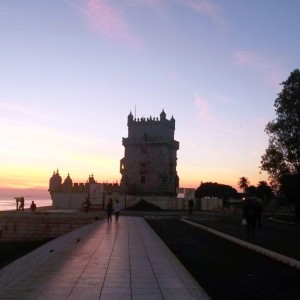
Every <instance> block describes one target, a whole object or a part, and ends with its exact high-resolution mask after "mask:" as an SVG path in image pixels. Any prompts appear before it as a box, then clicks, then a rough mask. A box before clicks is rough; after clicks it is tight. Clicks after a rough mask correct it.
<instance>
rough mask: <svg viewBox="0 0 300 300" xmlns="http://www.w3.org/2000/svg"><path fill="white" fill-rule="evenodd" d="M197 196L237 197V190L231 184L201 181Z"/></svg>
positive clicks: (196, 192)
mask: <svg viewBox="0 0 300 300" xmlns="http://www.w3.org/2000/svg"><path fill="white" fill-rule="evenodd" d="M195 196H196V198H202V197H218V198H228V197H236V196H237V191H236V189H234V188H233V187H231V186H230V185H226V184H219V183H216V182H214V183H212V182H204V183H203V182H201V184H200V186H199V187H198V188H197V189H196V191H195Z"/></svg>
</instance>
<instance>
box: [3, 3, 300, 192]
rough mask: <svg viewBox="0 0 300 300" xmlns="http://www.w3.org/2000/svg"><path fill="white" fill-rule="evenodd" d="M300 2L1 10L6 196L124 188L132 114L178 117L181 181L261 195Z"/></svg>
mask: <svg viewBox="0 0 300 300" xmlns="http://www.w3.org/2000/svg"><path fill="white" fill-rule="evenodd" d="M299 13H300V2H299V1H297V0H294V1H292V0H287V1H279V0H272V1H242V0H239V1H238V0H227V1H217V0H216V1H214V0H212V1H209V0H203V1H202V0H172V1H169V0H168V1H167V0H119V1H116V0H111V1H109V0H52V1H46V0H40V1H33V0H27V1H22V0H16V1H9V0H0V34H1V56H0V82H1V88H0V109H1V112H2V113H1V115H0V133H1V137H2V142H1V148H0V180H1V188H4V187H9V188H14V189H16V188H25V187H27V188H47V187H48V180H49V178H50V176H51V175H52V172H53V170H55V169H57V168H58V169H59V170H60V173H61V175H62V177H63V179H64V178H65V177H66V176H67V174H68V173H70V175H71V178H72V179H73V180H74V181H75V182H76V181H77V182H85V181H86V179H87V178H88V176H89V174H94V177H95V178H96V180H97V181H98V182H102V181H109V182H111V181H117V180H118V181H119V180H120V174H119V161H120V159H121V158H122V157H123V155H124V148H123V146H122V137H126V136H127V115H128V114H129V112H130V111H132V112H134V111H136V116H137V117H149V116H150V115H151V116H152V117H158V116H159V114H160V112H161V110H162V109H164V110H165V112H166V114H167V118H168V119H169V118H171V116H172V115H173V116H174V118H175V120H176V131H175V139H176V140H177V141H179V142H180V149H179V151H178V164H177V171H178V175H179V177H180V185H181V186H185V187H195V188H196V187H198V186H199V184H200V182H201V181H203V182H206V181H213V182H219V183H224V184H229V185H232V186H233V187H235V188H236V184H237V181H238V179H239V178H240V177H241V176H245V177H247V178H248V179H249V181H250V183H251V184H253V185H256V184H257V183H258V181H260V180H266V179H267V174H265V173H262V174H260V173H259V171H260V170H259V165H260V159H261V155H262V154H263V153H264V151H265V149H266V147H267V144H268V136H267V135H266V134H265V132H264V128H265V126H266V124H267V122H269V121H271V120H272V119H274V118H275V113H274V101H275V99H276V97H277V93H278V92H280V90H281V86H280V83H281V82H282V81H284V80H286V79H287V78H288V76H289V74H290V72H292V71H293V70H294V69H296V68H299V53H300V40H299V38H298V36H299V21H298V18H299Z"/></svg>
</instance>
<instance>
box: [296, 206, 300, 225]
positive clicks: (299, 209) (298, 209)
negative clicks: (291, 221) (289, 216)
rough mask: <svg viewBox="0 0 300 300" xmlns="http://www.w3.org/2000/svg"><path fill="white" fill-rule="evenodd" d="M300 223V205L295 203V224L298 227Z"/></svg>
mask: <svg viewBox="0 0 300 300" xmlns="http://www.w3.org/2000/svg"><path fill="white" fill-rule="evenodd" d="M299 222H300V203H299V202H297V203H296V205H295V224H296V225H298V224H299Z"/></svg>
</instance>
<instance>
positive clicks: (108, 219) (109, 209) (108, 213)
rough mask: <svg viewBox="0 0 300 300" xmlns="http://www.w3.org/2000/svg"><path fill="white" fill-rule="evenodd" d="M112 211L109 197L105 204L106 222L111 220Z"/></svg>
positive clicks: (111, 202)
mask: <svg viewBox="0 0 300 300" xmlns="http://www.w3.org/2000/svg"><path fill="white" fill-rule="evenodd" d="M112 212H113V201H112V199H111V198H110V199H109V201H108V203H107V204H106V213H107V222H111V215H112Z"/></svg>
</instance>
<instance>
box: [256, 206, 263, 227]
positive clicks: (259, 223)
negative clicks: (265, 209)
mask: <svg viewBox="0 0 300 300" xmlns="http://www.w3.org/2000/svg"><path fill="white" fill-rule="evenodd" d="M261 213H262V204H261V202H260V201H257V204H256V218H257V223H258V228H261Z"/></svg>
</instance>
